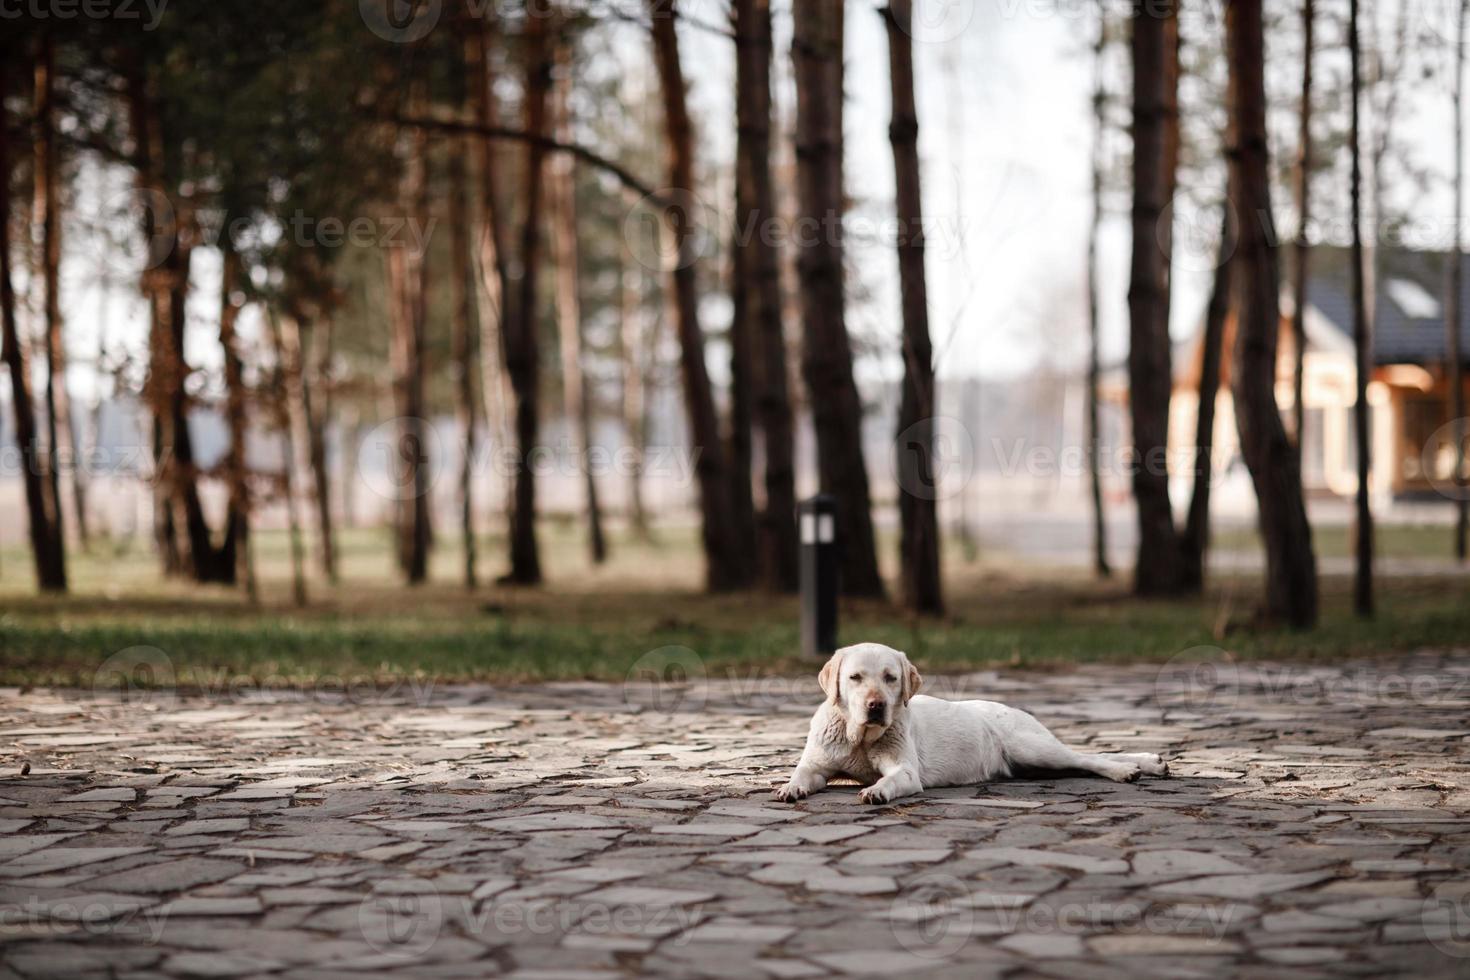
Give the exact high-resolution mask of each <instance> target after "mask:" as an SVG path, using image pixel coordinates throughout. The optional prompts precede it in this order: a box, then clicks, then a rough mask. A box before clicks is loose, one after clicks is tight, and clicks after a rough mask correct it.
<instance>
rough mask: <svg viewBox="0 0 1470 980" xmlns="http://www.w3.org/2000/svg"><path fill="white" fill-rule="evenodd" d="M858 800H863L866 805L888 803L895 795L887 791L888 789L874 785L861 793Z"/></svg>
mask: <svg viewBox="0 0 1470 980" xmlns="http://www.w3.org/2000/svg"><path fill="white" fill-rule="evenodd" d="M858 799H860V800H862V801H863V802H864V803H887V802H888V801H889V800H891V799H893V793H891V792H890V791H889V790H888V789H887V787H883V786H879V785H878V784H877V783H874V784H873V785H872V786H868V787H866V788H865V789H863V790H862V791H861V792H859V793H858Z"/></svg>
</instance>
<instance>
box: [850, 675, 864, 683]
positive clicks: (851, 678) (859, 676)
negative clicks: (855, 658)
mask: <svg viewBox="0 0 1470 980" xmlns="http://www.w3.org/2000/svg"><path fill="white" fill-rule="evenodd" d="M862 679H863V675H862V674H853V675H852V676H851V677H849V678H848V680H850V681H860V680H862Z"/></svg>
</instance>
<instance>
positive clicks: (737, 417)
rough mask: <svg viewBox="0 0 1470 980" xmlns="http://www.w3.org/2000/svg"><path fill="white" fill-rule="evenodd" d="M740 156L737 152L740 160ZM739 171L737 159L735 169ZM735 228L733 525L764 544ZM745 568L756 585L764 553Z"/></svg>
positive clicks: (746, 289)
mask: <svg viewBox="0 0 1470 980" xmlns="http://www.w3.org/2000/svg"><path fill="white" fill-rule="evenodd" d="M739 153H740V151H739V149H738V148H737V150H736V155H737V157H738V155H739ZM739 166H740V162H739V160H738V159H737V161H736V167H737V168H738V167H739ZM739 188H740V184H739V178H738V175H737V179H736V191H735V196H736V205H735V206H736V210H737V211H740V210H741V208H740V203H741V202H740V200H739V197H740V189H739ZM740 236H741V231H740V228H739V227H738V226H737V227H736V228H735V229H734V230H733V232H732V237H733V238H734V239H735V240H734V241H733V242H731V244H730V306H731V317H730V439H729V448H730V525H731V527H732V529H733V533H734V536H735V540H737V541H752V542H758V541H759V540H760V537H759V534H758V532H757V530H756V520H755V493H754V490H753V489H752V484H751V481H752V473H753V471H754V461H753V452H754V446H753V431H752V424H751V423H752V415H753V412H752V405H751V402H752V389H753V388H754V387H755V381H754V379H753V378H752V374H753V371H754V367H755V365H754V363H753V361H754V356H755V355H754V351H753V349H752V348H753V337H752V336H751V334H752V333H753V332H754V331H753V330H752V324H751V316H750V314H751V303H750V270H749V268H748V263H747V256H746V255H745V254H744V253H743V251H742V249H741V243H740ZM736 554H737V557H738V558H739V559H740V561H741V564H742V566H743V567H742V568H741V570H740V577H741V578H742V579H744V580H746V581H754V580H755V579H756V578H757V576H758V575H759V572H760V551H759V549H752V550H751V551H749V552H746V551H738V552H737V553H736Z"/></svg>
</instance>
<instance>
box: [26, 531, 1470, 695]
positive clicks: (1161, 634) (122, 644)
mask: <svg viewBox="0 0 1470 980" xmlns="http://www.w3.org/2000/svg"><path fill="white" fill-rule="evenodd" d="M544 541H545V558H546V565H547V571H548V578H549V580H550V581H551V583H553V584H552V585H550V586H548V587H547V588H545V589H540V590H508V589H503V588H498V587H495V586H493V585H491V586H483V585H482V587H481V588H480V589H479V590H477V591H475V592H469V591H468V590H466V589H465V588H464V587H463V586H461V585H458V584H455V580H456V578H457V576H458V574H459V563H460V558H459V551H458V548H457V547H455V546H453V545H452V544H451V543H448V542H446V543H443V544H442V545H441V547H440V548H438V549H437V551H436V555H435V561H434V577H433V582H432V583H431V584H429V585H426V586H423V587H420V588H417V589H409V588H407V587H405V586H403V585H401V584H400V583H399V582H398V581H397V579H396V577H395V576H394V574H393V572H392V569H391V566H390V563H389V558H388V552H387V537H386V534H385V533H383V532H376V531H354V532H349V533H347V534H344V535H343V541H342V554H343V567H344V568H345V569H347V570H348V574H347V575H346V577H345V579H344V581H343V582H341V583H340V584H338V585H336V586H327V585H326V584H325V583H323V582H318V581H313V582H312V584H311V590H310V591H311V601H310V603H309V605H308V606H307V607H306V608H302V609H298V608H295V607H294V606H293V605H292V604H291V602H290V590H289V579H288V576H287V571H288V568H289V566H288V557H287V555H288V553H287V549H286V542H285V539H284V537H283V536H282V535H275V534H262V535H259V547H258V555H259V570H260V576H261V580H262V586H263V595H262V602H261V604H260V605H259V606H257V607H252V606H250V605H249V604H247V603H246V602H245V601H244V599H243V598H242V597H241V595H240V594H239V593H238V592H237V591H234V590H226V589H220V588H198V587H191V586H188V585H186V584H183V583H177V582H166V581H163V580H162V579H161V578H160V576H159V575H158V574H157V571H156V568H155V567H154V560H153V558H152V556H151V555H150V554H148V553H147V552H146V550H144V549H143V548H141V547H135V548H133V549H131V550H125V551H121V552H120V553H119V552H118V551H116V550H110V549H102V548H98V549H96V553H95V554H93V555H92V556H81V555H76V556H74V558H73V562H72V571H73V580H74V583H75V586H74V590H73V594H71V595H70V596H65V597H47V596H37V595H34V594H33V593H32V591H31V585H30V579H29V575H28V574H26V573H25V571H24V568H25V560H26V556H25V554H24V553H22V552H19V551H15V550H11V551H8V552H6V553H5V554H4V555H3V556H0V561H3V571H4V574H3V577H0V610H3V611H0V683H4V684H19V685H71V686H83V687H90V686H92V685H93V684H94V682H95V681H96V680H97V678H98V668H99V667H101V666H102V665H104V664H105V663H107V662H108V658H109V657H112V656H113V655H114V654H117V653H118V652H119V651H131V652H130V653H129V654H127V655H126V657H128V658H133V659H138V658H139V657H141V658H142V659H144V660H145V661H150V662H155V663H159V664H164V665H166V674H165V675H164V676H161V677H159V678H157V679H158V680H160V681H162V682H169V681H170V680H171V681H172V682H173V683H175V684H177V685H178V686H180V687H183V688H206V689H221V688H226V687H228V686H230V685H243V686H250V685H266V686H269V685H280V686H293V687H294V686H299V685H303V684H315V685H319V686H323V687H327V688H331V687H332V686H333V685H337V684H353V685H357V684H372V685H387V684H392V683H395V682H400V681H404V680H416V679H433V680H436V681H450V680H478V681H491V682H514V681H528V680H576V679H597V680H614V681H616V680H622V679H623V678H625V677H626V676H628V674H629V671H630V670H633V669H634V668H635V667H636V666H638V665H639V661H640V658H643V657H645V656H646V655H647V654H649V653H650V651H655V650H658V649H660V648H663V647H670V646H674V647H685V648H688V649H689V650H692V651H694V652H695V653H696V654H697V655H698V657H699V658H700V662H701V663H702V666H703V669H704V670H705V672H706V673H707V674H708V675H710V676H727V675H733V676H741V677H745V676H750V675H755V674H762V675H765V674H791V673H806V672H809V671H810V670H811V669H812V665H811V664H810V663H807V662H804V661H803V660H802V659H801V657H800V656H799V652H798V636H797V627H796V618H797V607H796V603H795V601H794V600H793V599H791V598H789V597H775V596H765V595H734V596H707V595H703V594H701V592H700V591H699V588H698V586H699V582H700V562H699V558H698V553H697V550H696V548H695V546H694V541H693V536H692V534H691V533H690V532H688V531H687V530H686V531H675V530H670V531H665V532H663V533H662V535H661V538H660V540H659V541H658V542H656V543H651V544H649V543H638V542H632V541H626V540H615V541H614V558H613V560H612V561H611V562H610V563H609V564H608V565H607V566H605V567H604V568H602V569H599V570H593V569H591V568H590V567H589V566H588V565H587V563H586V561H585V559H584V557H583V552H584V545H583V542H582V540H581V538H580V537H579V534H578V533H577V531H576V529H575V528H573V527H570V526H566V525H562V524H556V523H549V524H548V525H547V527H546V530H545V534H544ZM892 550H893V549H892V548H891V547H887V546H886V545H885V552H886V553H889V554H891V552H892ZM950 551H951V553H952V554H953V553H957V552H958V551H959V549H958V548H952V549H950ZM481 554H482V556H483V557H482V578H489V577H491V576H492V575H493V573H494V572H495V571H497V570H498V569H499V564H498V559H499V558H500V556H501V555H503V554H504V551H503V544H502V543H501V542H499V541H495V540H486V541H485V542H483V543H482V547H481ZM947 580H948V581H947V585H948V590H949V591H948V601H949V607H950V614H949V615H948V616H946V617H943V618H937V619H924V620H918V621H914V620H910V619H909V618H908V617H906V616H904V615H903V614H902V613H900V612H899V611H898V610H896V609H895V608H894V607H892V606H890V605H888V604H886V603H881V602H864V603H846V604H844V608H843V613H842V640H843V641H844V642H854V641H857V640H877V641H880V642H884V643H889V644H891V645H893V646H896V647H899V648H902V649H905V650H907V651H908V652H909V653H910V654H911V655H912V656H914V657H915V658H916V659H918V660H919V662H920V663H921V664H922V665H923V667H924V668H925V669H926V670H931V671H934V670H941V671H942V670H964V669H975V668H980V667H986V666H996V665H1012V666H1019V665H1026V666H1038V667H1044V666H1054V665H1061V664H1067V663H1075V662H1084V661H1135V660H1163V659H1167V658H1169V657H1171V656H1173V655H1174V654H1176V653H1178V652H1180V651H1182V650H1186V649H1188V648H1190V647H1194V646H1200V645H1211V646H1220V647H1223V648H1225V649H1227V650H1229V651H1230V652H1231V653H1233V654H1234V655H1237V656H1240V657H1243V658H1249V657H1273V658H1286V657H1290V658H1304V657H1343V656H1352V655H1366V654H1376V653H1383V652H1391V651H1402V650H1412V649H1416V648H1421V647H1445V646H1452V645H1462V644H1463V643H1464V642H1465V638H1466V637H1467V636H1470V602H1467V601H1466V599H1467V594H1466V593H1467V589H1466V580H1465V579H1463V578H1462V579H1453V578H1428V577H1420V578H1402V579H1382V580H1381V581H1380V583H1379V607H1380V613H1379V616H1378V617H1377V618H1376V619H1374V620H1372V621H1369V622H1363V621H1360V620H1357V619H1355V618H1354V617H1353V616H1352V615H1351V613H1350V608H1349V596H1348V589H1349V586H1350V583H1348V582H1347V581H1345V580H1343V579H1341V578H1331V577H1328V578H1324V580H1323V615H1322V625H1320V626H1319V627H1318V628H1317V629H1315V630H1312V631H1309V632H1290V631H1283V630H1277V629H1270V628H1265V627H1262V626H1260V625H1258V624H1256V623H1255V622H1254V619H1253V615H1252V613H1253V609H1254V607H1255V604H1256V600H1257V597H1258V593H1259V581H1258V579H1257V578H1255V577H1254V576H1234V577H1229V578H1221V579H1218V580H1217V581H1216V582H1215V583H1213V586H1212V589H1211V590H1210V591H1209V592H1208V593H1207V594H1206V595H1205V596H1203V597H1200V598H1195V599H1189V600H1180V601H1170V602H1162V601H1156V602H1148V601H1140V600H1138V599H1135V598H1133V597H1132V596H1130V595H1128V594H1127V591H1126V582H1122V581H1118V582H1113V583H1097V582H1094V581H1092V580H1091V579H1090V578H1088V577H1085V576H1082V575H1080V574H1078V573H1075V572H1059V571H1043V570H1034V571H1025V570H1017V568H1016V567H1014V565H1013V564H1009V563H1006V562H1005V561H1004V559H1003V556H997V557H992V558H990V559H988V560H987V561H981V562H974V563H968V562H964V561H960V560H958V559H956V560H955V561H954V562H952V563H951V565H950V567H949V568H948V569H947ZM138 647H144V648H154V649H156V650H157V651H161V654H159V653H152V652H148V651H141V652H140V651H137V650H134V649H133V648H138ZM113 663H114V664H116V661H114V662H113ZM644 663H645V664H646V663H647V661H644ZM168 674H171V675H172V676H171V678H170V677H169V676H167V675H168ZM102 678H103V680H104V682H115V681H116V680H117V678H116V677H114V676H112V672H111V671H110V670H104V671H103V673H102Z"/></svg>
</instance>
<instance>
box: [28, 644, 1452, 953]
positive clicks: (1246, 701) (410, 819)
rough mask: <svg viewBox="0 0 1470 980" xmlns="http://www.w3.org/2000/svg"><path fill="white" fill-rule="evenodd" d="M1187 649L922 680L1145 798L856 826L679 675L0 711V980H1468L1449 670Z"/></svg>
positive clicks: (777, 752)
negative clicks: (1167, 773) (808, 793)
mask: <svg viewBox="0 0 1470 980" xmlns="http://www.w3.org/2000/svg"><path fill="white" fill-rule="evenodd" d="M1207 653H1208V651H1205V652H1204V653H1202V654H1201V656H1199V657H1196V656H1194V655H1193V654H1192V653H1191V654H1187V655H1182V656H1181V657H1180V658H1176V660H1175V661H1174V662H1172V663H1171V664H1170V665H1168V666H1167V667H1165V668H1163V669H1162V670H1161V669H1160V668H1159V667H1158V666H1133V667H1117V666H1107V667H1102V666H1097V667H1094V666H1087V667H1079V668H1074V669H1068V670H1065V671H1058V672H1053V673H1026V672H1011V671H1007V672H1002V673H994V672H989V673H977V674H971V675H966V676H963V677H953V678H930V679H929V687H930V689H931V691H934V692H936V693H938V694H940V695H942V696H959V695H962V694H967V695H971V696H981V697H992V698H995V699H998V700H1003V701H1006V702H1008V703H1011V704H1014V705H1017V706H1020V707H1024V708H1027V709H1028V710H1031V711H1033V712H1034V713H1036V714H1037V715H1038V716H1039V717H1040V718H1042V719H1043V720H1044V721H1046V722H1047V723H1048V724H1050V725H1051V726H1052V727H1053V728H1054V729H1055V730H1056V731H1057V732H1058V733H1059V734H1060V735H1061V736H1062V737H1063V738H1064V739H1066V740H1067V741H1069V742H1071V743H1074V744H1077V745H1083V746H1090V747H1092V748H1094V749H1114V750H1147V751H1157V752H1161V753H1163V754H1164V755H1165V756H1166V757H1167V758H1168V759H1169V762H1170V766H1171V768H1172V771H1173V776H1172V778H1169V779H1155V780H1145V781H1142V782H1139V783H1135V784H1128V785H1119V784H1113V783H1109V782H1105V781H1101V780H1096V779H1084V778H1072V777H1062V778H1045V779H1039V780H1034V781H1024V780H1018V781H1009V782H998V783H992V784H988V785H985V786H978V787H965V788H959V789H946V790H937V791H930V792H927V793H924V794H923V795H922V796H918V797H914V798H911V799H905V800H900V801H897V802H896V803H894V804H891V805H887V806H880V807H870V806H865V805H863V804H861V803H859V802H858V799H857V794H856V788H855V787H852V786H841V785H838V786H834V787H833V788H832V790H831V791H830V792H825V793H822V794H819V795H817V796H815V797H813V798H811V799H809V800H806V801H803V802H802V803H800V804H797V805H794V806H787V805H782V804H778V803H776V802H775V801H774V800H772V799H771V797H770V791H771V789H773V788H774V787H776V786H778V785H780V784H781V783H782V782H783V781H784V780H785V778H786V775H787V772H788V770H789V769H790V767H791V766H792V764H793V763H794V762H795V760H796V758H797V756H798V754H799V752H800V749H801V743H802V737H803V734H804V731H805V727H806V719H807V717H808V715H809V713H810V711H811V709H812V708H813V706H814V703H815V702H816V700H817V699H818V698H819V697H820V694H819V692H818V691H817V689H816V685H815V681H814V680H813V679H802V680H800V681H792V682H789V683H788V682H785V681H780V680H770V679H749V680H742V679H724V680H719V681H702V680H701V681H698V682H695V683H690V684H663V683H657V682H656V680H657V674H658V672H659V671H658V668H659V664H660V663H666V662H678V661H680V660H681V658H683V659H685V660H687V659H688V657H689V656H692V654H689V655H685V654H679V655H677V656H674V657H672V659H670V658H669V657H663V659H662V660H659V658H655V660H656V661H658V662H656V663H654V664H653V667H654V671H653V674H652V675H649V674H647V673H645V672H642V671H640V672H639V673H638V675H637V676H635V678H634V679H633V681H631V682H630V683H629V684H627V685H596V684H549V685H538V686H528V687H505V688H490V687H473V686H460V687H453V688H432V687H427V686H426V687H416V688H415V687H404V688H398V689H393V690H388V691H383V692H371V691H351V692H346V693H344V692H342V691H340V690H339V691H322V692H311V691H305V692H302V691H296V692H292V691H259V690H247V689H245V688H243V687H239V686H236V687H234V688H232V689H230V690H228V691H225V692H224V693H221V694H214V695H211V694H201V693H192V694H191V693H178V694H176V693H172V692H167V691H165V692H158V691H142V690H133V691H131V692H122V693H118V692H101V693H97V692H87V691H52V690H32V691H24V692H21V691H18V690H16V689H13V688H12V689H5V690H0V980H12V978H17V977H27V978H29V977H48V976H65V977H93V976H96V977H104V976H108V977H133V976H138V977H142V976H159V975H163V976H171V977H235V976H242V977H243V976H267V975H268V976H279V977H303V978H306V977H333V976H342V977H347V976H352V977H359V978H360V977H361V976H363V975H372V974H378V973H384V974H389V973H391V974H401V975H405V976H432V977H461V976H465V977H469V976H484V975H487V974H506V975H521V976H537V977H553V976H566V977H613V976H630V975H636V974H651V975H663V976H679V977H683V976H704V977H724V976H731V977H737V976H738V977H752V976H754V977H763V976H769V977H776V978H788V977H789V978H800V977H815V976H826V975H839V976H845V975H886V976H893V975H896V974H897V975H907V974H923V975H924V976H926V977H928V976H933V977H945V976H966V977H969V976H1002V975H1018V976H1021V975H1024V976H1043V977H1058V978H1067V980H1071V978H1076V977H1089V978H1091V977H1104V978H1106V977H1120V978H1129V980H1133V978H1137V977H1154V976H1157V977H1177V976H1200V977H1211V976H1232V975H1248V976H1251V977H1269V976H1293V977H1298V976H1306V977H1339V976H1359V975H1364V976H1366V975H1384V974H1389V975H1400V976H1415V977H1423V976H1445V977H1449V976H1460V977H1463V976H1467V975H1470V873H1467V870H1470V745H1467V736H1470V721H1467V719H1470V652H1460V653H1455V654H1442V653H1441V654H1429V653H1426V654H1421V655H1417V656H1414V657H1408V658H1398V659H1388V660H1373V661H1363V662H1352V663H1347V664H1340V665H1336V666H1321V665H1312V664H1277V665H1249V666H1247V665H1232V664H1230V663H1228V662H1219V661H1218V660H1214V659H1211V658H1210V657H1209V656H1207V655H1206V654H1207ZM695 662H696V665H697V658H696V661H695ZM685 666H687V664H685ZM695 674H696V676H697V675H698V671H697V670H696V671H695Z"/></svg>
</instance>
